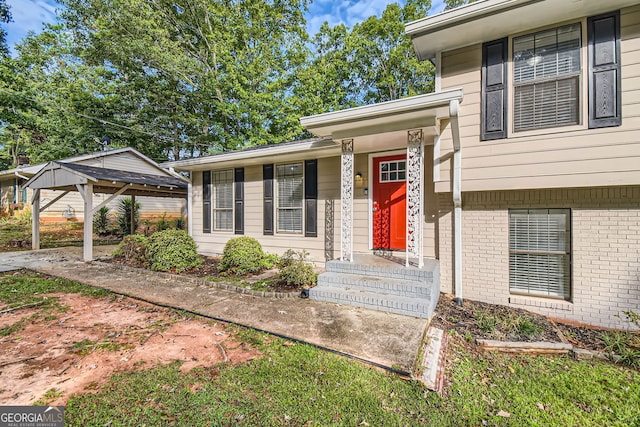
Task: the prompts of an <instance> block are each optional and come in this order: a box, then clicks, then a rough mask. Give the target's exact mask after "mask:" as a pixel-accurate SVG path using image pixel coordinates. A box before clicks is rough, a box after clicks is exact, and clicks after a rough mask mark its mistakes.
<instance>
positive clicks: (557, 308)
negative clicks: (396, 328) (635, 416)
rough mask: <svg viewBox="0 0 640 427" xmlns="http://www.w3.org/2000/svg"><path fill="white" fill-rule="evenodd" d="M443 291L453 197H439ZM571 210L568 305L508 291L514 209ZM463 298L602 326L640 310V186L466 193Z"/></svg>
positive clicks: (447, 286)
mask: <svg viewBox="0 0 640 427" xmlns="http://www.w3.org/2000/svg"><path fill="white" fill-rule="evenodd" d="M438 206H439V209H440V215H439V220H438V230H439V233H438V236H439V241H438V246H439V254H440V257H439V258H440V271H441V279H440V280H441V285H442V289H443V291H445V292H453V280H452V276H453V263H452V262H453V260H452V253H451V249H452V245H453V237H452V213H451V209H452V205H451V194H450V193H446V194H443V193H441V194H440V195H439V200H438ZM510 208H570V209H571V220H572V274H573V276H572V297H571V301H564V300H557V299H551V298H542V297H529V296H522V295H512V294H510V292H509V209H510ZM462 222H463V226H462V229H463V233H462V240H463V298H468V299H473V300H478V301H485V302H489V303H496V304H504V305H510V306H514V307H521V308H526V309H529V310H532V311H536V312H539V313H542V314H545V315H547V316H551V317H554V318H559V319H566V320H569V321H572V322H579V323H585V324H591V325H597V326H603V327H615V328H621V327H629V326H630V325H629V323H628V322H623V320H622V319H620V318H619V317H618V316H619V315H621V313H622V312H623V311H627V310H635V311H636V312H640V187H611V188H608V187H607V188H585V189H550V190H521V191H499V192H470V193H463V212H462Z"/></svg>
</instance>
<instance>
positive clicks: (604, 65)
mask: <svg viewBox="0 0 640 427" xmlns="http://www.w3.org/2000/svg"><path fill="white" fill-rule="evenodd" d="M587 40H588V42H589V43H588V51H589V128H601V127H609V126H620V124H621V123H622V117H621V114H620V107H621V96H620V83H621V78H620V12H618V11H616V12H612V13H607V14H606V15H599V16H592V17H591V18H589V19H588V20H587Z"/></svg>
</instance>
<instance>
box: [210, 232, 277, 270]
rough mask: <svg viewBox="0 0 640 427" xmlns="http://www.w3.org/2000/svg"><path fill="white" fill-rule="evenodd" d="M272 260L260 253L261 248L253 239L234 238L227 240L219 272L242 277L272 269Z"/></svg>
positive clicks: (269, 256)
mask: <svg viewBox="0 0 640 427" xmlns="http://www.w3.org/2000/svg"><path fill="white" fill-rule="evenodd" d="M273 265H274V258H273V256H271V255H266V254H265V253H264V252H263V251H262V246H261V245H260V242H258V241H257V240H256V239H254V238H253V237H246V236H242V237H234V238H233V239H229V241H228V242H227V244H226V245H225V246H224V251H223V252H222V261H221V262H220V264H219V265H218V269H219V270H220V271H226V272H229V273H232V274H238V275H244V274H250V273H258V272H260V271H262V270H265V269H268V268H271V267H273Z"/></svg>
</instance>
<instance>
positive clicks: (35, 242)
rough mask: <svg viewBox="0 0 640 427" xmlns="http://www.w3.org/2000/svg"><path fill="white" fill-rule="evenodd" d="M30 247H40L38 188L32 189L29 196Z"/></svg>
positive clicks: (34, 248) (35, 248) (35, 249)
mask: <svg viewBox="0 0 640 427" xmlns="http://www.w3.org/2000/svg"><path fill="white" fill-rule="evenodd" d="M31 249H33V250H34V251H37V250H38V249H40V189H39V188H36V189H35V190H33V195H32V196H31Z"/></svg>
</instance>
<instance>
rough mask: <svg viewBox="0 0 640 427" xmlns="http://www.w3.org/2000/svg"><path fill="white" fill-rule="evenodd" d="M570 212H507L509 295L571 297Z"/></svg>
mask: <svg viewBox="0 0 640 427" xmlns="http://www.w3.org/2000/svg"><path fill="white" fill-rule="evenodd" d="M570 242H571V211H570V210H569V209H512V210H509V288H510V291H511V292H513V293H519V294H530V295H536V296H548V297H558V298H564V299H567V300H568V299H570V297H571V249H570V248H571V243H570Z"/></svg>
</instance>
